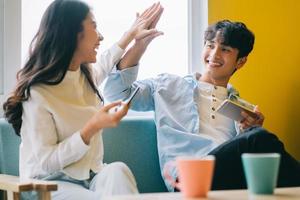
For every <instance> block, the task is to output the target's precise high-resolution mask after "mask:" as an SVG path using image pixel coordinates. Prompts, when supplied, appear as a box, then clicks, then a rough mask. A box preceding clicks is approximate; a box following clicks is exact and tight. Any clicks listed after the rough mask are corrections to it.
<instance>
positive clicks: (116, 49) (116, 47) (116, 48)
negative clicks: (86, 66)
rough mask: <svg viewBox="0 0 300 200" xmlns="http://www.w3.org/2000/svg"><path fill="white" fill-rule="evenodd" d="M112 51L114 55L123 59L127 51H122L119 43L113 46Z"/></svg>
mask: <svg viewBox="0 0 300 200" xmlns="http://www.w3.org/2000/svg"><path fill="white" fill-rule="evenodd" d="M110 50H111V51H112V53H113V55H117V57H121V56H122V55H123V54H124V52H125V50H124V49H122V48H121V47H120V46H119V45H118V44H117V43H115V44H114V45H112V47H111V48H110Z"/></svg>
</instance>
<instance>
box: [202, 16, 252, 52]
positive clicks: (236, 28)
mask: <svg viewBox="0 0 300 200" xmlns="http://www.w3.org/2000/svg"><path fill="white" fill-rule="evenodd" d="M217 33H219V36H220V37H221V40H222V44H224V45H227V46H230V47H233V48H237V49H238V50H239V54H238V58H242V57H245V56H248V54H249V53H250V52H251V51H252V49H253V45H254V39H255V37H254V34H253V33H252V32H251V31H250V30H249V29H248V28H247V27H246V25H245V24H244V23H242V22H231V21H229V20H222V21H218V22H217V23H215V24H212V25H210V26H209V27H208V28H207V29H206V31H205V35H204V41H205V42H206V41H212V40H213V39H214V38H215V37H216V35H217Z"/></svg>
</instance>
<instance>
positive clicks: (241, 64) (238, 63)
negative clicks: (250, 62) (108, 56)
mask: <svg viewBox="0 0 300 200" xmlns="http://www.w3.org/2000/svg"><path fill="white" fill-rule="evenodd" d="M246 62H247V56H245V57H242V58H239V59H238V61H237V66H236V69H240V68H242V67H243V66H244V64H245V63H246Z"/></svg>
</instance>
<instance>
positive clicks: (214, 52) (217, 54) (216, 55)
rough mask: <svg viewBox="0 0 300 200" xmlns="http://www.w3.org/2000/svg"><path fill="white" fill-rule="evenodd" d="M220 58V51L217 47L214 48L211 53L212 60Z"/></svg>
mask: <svg viewBox="0 0 300 200" xmlns="http://www.w3.org/2000/svg"><path fill="white" fill-rule="evenodd" d="M220 56H221V49H220V48H218V47H215V48H214V49H213V50H212V51H211V57H213V58H219V57H220Z"/></svg>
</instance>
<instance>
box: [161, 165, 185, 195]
mask: <svg viewBox="0 0 300 200" xmlns="http://www.w3.org/2000/svg"><path fill="white" fill-rule="evenodd" d="M171 167H176V163H175V161H169V162H167V163H166V164H165V166H164V169H163V175H164V177H165V179H166V181H167V182H168V183H169V184H170V185H171V186H172V187H173V188H177V189H179V190H181V189H180V183H178V182H176V181H175V180H174V179H173V177H172V176H171V175H170V174H171V172H170V171H171V170H170V169H171Z"/></svg>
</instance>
